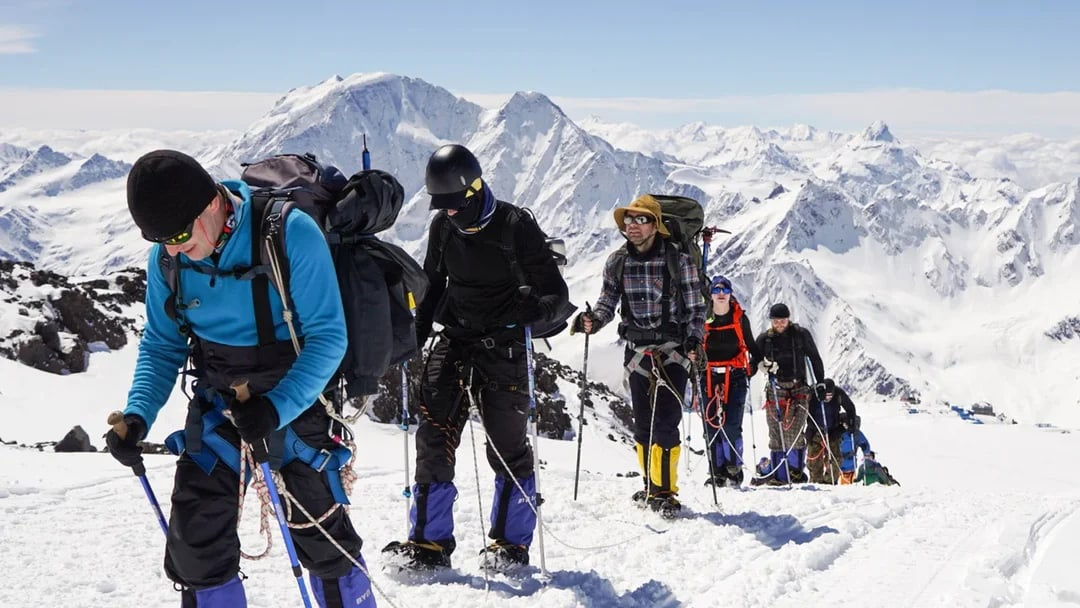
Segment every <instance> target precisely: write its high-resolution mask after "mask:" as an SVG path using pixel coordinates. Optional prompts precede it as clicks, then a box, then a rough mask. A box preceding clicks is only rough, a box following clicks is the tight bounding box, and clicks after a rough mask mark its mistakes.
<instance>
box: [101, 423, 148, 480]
mask: <svg viewBox="0 0 1080 608" xmlns="http://www.w3.org/2000/svg"><path fill="white" fill-rule="evenodd" d="M124 424H126V425H127V435H125V436H124V438H123V439H121V438H120V435H119V434H117V432H116V430H114V429H109V432H108V433H105V445H107V446H109V453H110V454H112V457H113V458H115V459H116V460H117V461H118V462H119V463H120V464H122V465H124V466H125V467H131V468H132V469H135V474H137V475H143V474H145V473H146V469H145V468H144V467H143V464H142V446H141V445H139V442H140V441H142V440H143V437H146V422H145V421H143V419H142V416H138V415H136V414H128V415H127V416H124Z"/></svg>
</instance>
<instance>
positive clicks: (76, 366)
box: [63, 341, 90, 374]
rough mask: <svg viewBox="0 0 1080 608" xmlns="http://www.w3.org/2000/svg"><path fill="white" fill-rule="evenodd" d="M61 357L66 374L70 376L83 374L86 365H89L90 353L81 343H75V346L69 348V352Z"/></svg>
mask: <svg viewBox="0 0 1080 608" xmlns="http://www.w3.org/2000/svg"><path fill="white" fill-rule="evenodd" d="M63 357H64V364H65V365H67V369H68V372H70V373H72V374H79V373H82V372H85V371H86V367H87V365H89V364H90V353H89V351H87V349H86V345H85V344H83V343H82V342H81V341H80V342H76V343H75V346H72V347H71V351H70V352H67V353H64V355H63Z"/></svg>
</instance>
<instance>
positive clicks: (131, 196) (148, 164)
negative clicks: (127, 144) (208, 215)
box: [127, 150, 217, 241]
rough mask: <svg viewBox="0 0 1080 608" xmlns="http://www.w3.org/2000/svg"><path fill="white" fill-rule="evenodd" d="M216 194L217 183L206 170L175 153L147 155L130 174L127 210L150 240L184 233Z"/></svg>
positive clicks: (180, 153)
mask: <svg viewBox="0 0 1080 608" xmlns="http://www.w3.org/2000/svg"><path fill="white" fill-rule="evenodd" d="M216 195H217V184H216V182H214V178H212V177H210V174H209V173H207V172H206V169H203V167H202V165H200V164H199V162H198V161H196V160H195V159H194V158H191V157H190V156H188V155H187V154H184V153H182V152H177V151H175V150H155V151H153V152H148V153H147V154H144V155H143V156H142V157H140V158H139V160H137V161H135V164H134V165H133V166H132V167H131V172H130V173H128V180H127V202H128V211H130V212H131V218H132V219H134V220H135V225H137V226H138V227H139V229H140V230H142V234H143V238H145V239H147V240H150V241H161V240H163V239H167V238H169V237H172V236H175V235H176V234H177V233H179V232H181V231H183V230H184V229H185V228H187V227H188V225H189V224H191V223H192V222H193V221H195V218H197V217H199V214H200V213H202V212H203V210H204V209H206V206H207V205H209V204H210V202H211V201H212V200H214V196H216Z"/></svg>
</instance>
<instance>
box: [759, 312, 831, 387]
mask: <svg viewBox="0 0 1080 608" xmlns="http://www.w3.org/2000/svg"><path fill="white" fill-rule="evenodd" d="M757 343H758V348H760V349H761V350H762V352H763V353H764V355H765V356H766V357H768V358H769V359H771V360H773V361H776V362H777V363H779V364H780V368H779V369H778V370H777V372H776V379H777V380H781V381H790V380H799V381H801V382H806V383H807V384H809V383H810V378H808V377H807V375H806V357H810V365H811V367H812V368H813V370H814V378H815V379H816V380H817V381H818V382H823V381H824V380H825V365H824V364H823V363H822V362H821V355H819V354H818V350H817V346H816V345H815V344H814V338H813V337H812V336H811V335H810V331H809V330H807V329H806V328H805V327H801V326H799V325H796V324H795V323H790V324H789V325H788V328H787V329H786V330H784V333H782V334H778V333H776V332H775V331H774V330H773V329H772V328H769V330H768V331H766V332H765V333H763V334H761V335H760V336H758V339H757Z"/></svg>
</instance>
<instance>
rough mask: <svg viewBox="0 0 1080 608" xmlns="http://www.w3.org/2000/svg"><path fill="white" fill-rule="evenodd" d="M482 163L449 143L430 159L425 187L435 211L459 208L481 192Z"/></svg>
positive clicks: (460, 147)
mask: <svg viewBox="0 0 1080 608" xmlns="http://www.w3.org/2000/svg"><path fill="white" fill-rule="evenodd" d="M483 174H484V172H483V171H482V170H481V169H480V162H479V161H477V160H476V156H474V155H473V153H472V152H470V151H469V149H468V148H466V147H465V146H462V145H459V144H447V145H445V146H442V147H440V148H439V149H438V150H435V152H433V153H432V154H431V158H429V159H428V163H427V170H426V171H425V172H424V184H425V186H426V187H427V191H428V194H430V195H431V208H432V209H460V208H462V207H463V206H465V199H466V198H468V197H469V196H472V195H473V194H476V193H478V192H480V189H481V183H479V180H480V176H481V175H483Z"/></svg>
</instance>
